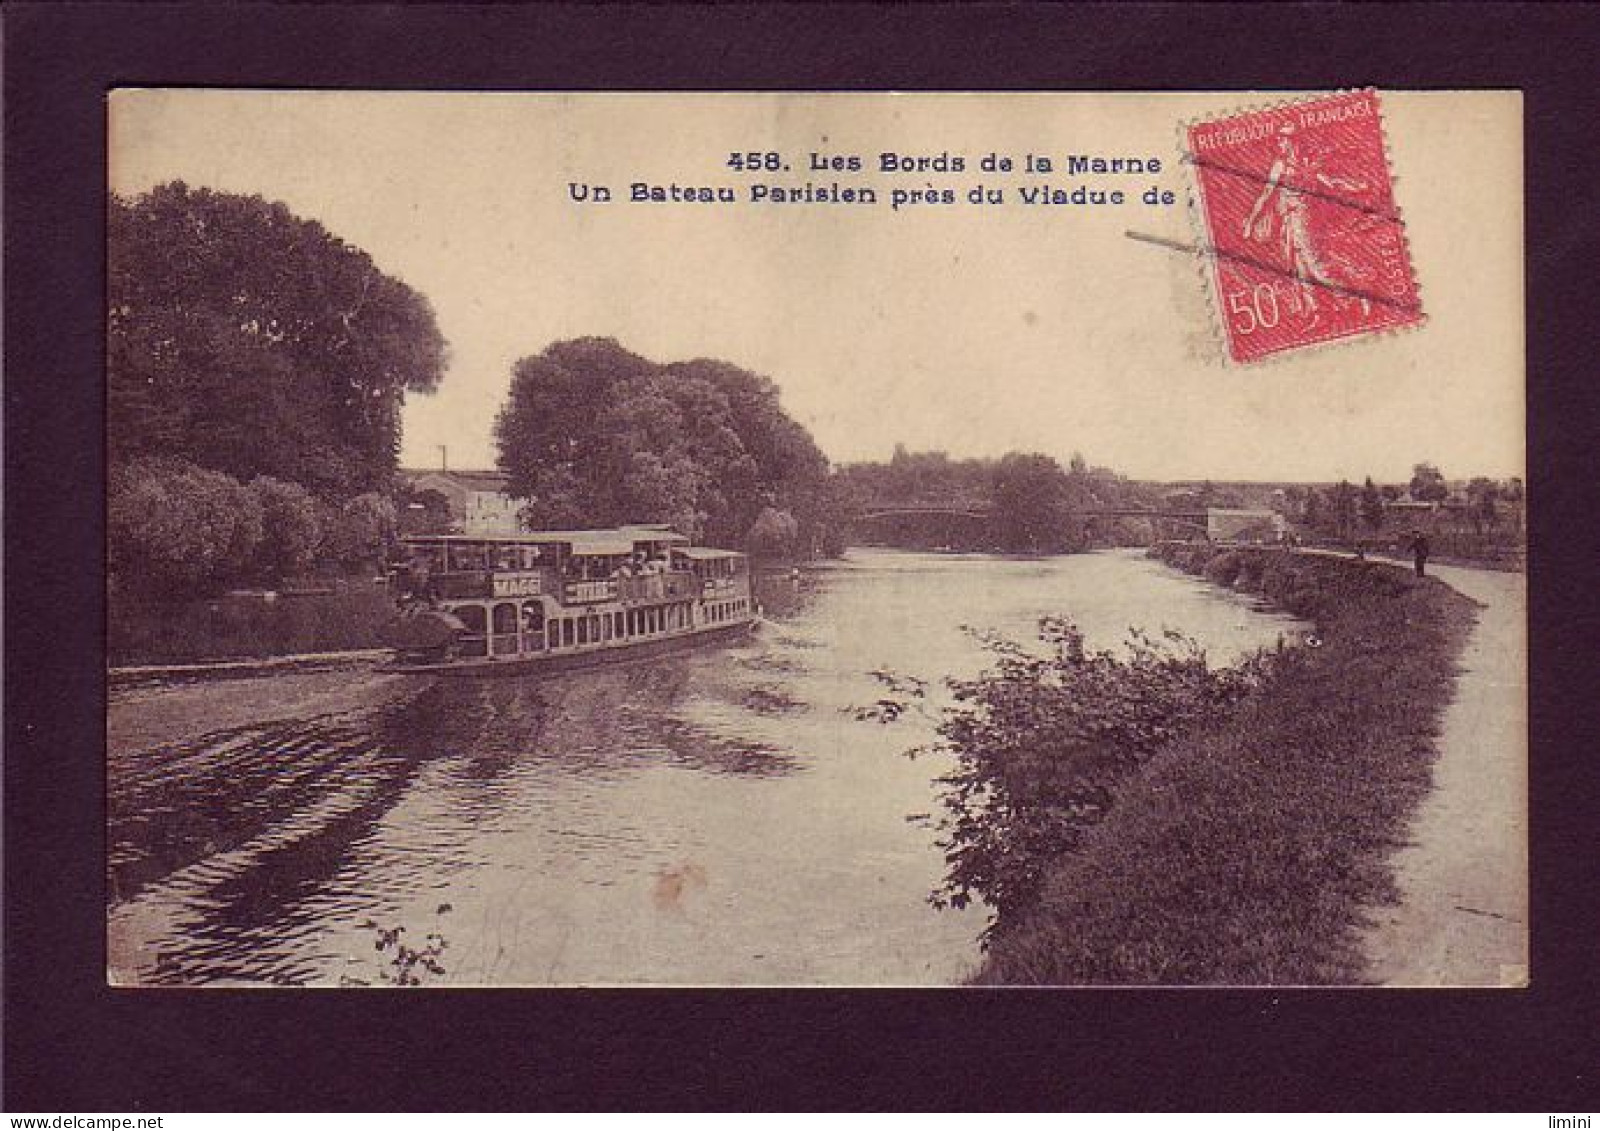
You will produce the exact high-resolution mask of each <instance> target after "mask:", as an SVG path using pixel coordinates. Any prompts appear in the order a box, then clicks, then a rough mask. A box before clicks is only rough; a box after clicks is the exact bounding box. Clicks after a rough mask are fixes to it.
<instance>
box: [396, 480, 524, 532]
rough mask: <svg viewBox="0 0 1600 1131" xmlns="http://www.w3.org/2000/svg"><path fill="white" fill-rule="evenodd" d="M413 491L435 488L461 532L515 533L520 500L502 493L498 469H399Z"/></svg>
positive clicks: (519, 524)
mask: <svg viewBox="0 0 1600 1131" xmlns="http://www.w3.org/2000/svg"><path fill="white" fill-rule="evenodd" d="M401 475H403V476H404V477H405V479H406V481H407V482H408V483H409V484H410V485H411V490H412V491H413V492H417V493H420V492H422V491H436V492H438V493H439V494H440V495H443V496H444V498H445V499H446V501H448V502H449V504H450V519H451V521H452V523H453V524H454V525H455V526H456V528H457V529H458V530H459V532H460V533H462V534H519V533H521V532H522V531H523V529H524V528H523V526H522V522H521V519H520V517H519V512H520V511H521V509H522V503H521V501H519V500H517V499H514V498H512V497H511V496H510V495H509V494H507V493H506V482H507V480H506V476H504V475H502V474H501V473H500V472H498V471H403V472H401Z"/></svg>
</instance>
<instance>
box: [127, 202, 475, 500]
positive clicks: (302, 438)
mask: <svg viewBox="0 0 1600 1131" xmlns="http://www.w3.org/2000/svg"><path fill="white" fill-rule="evenodd" d="M107 251H108V263H107V271H108V276H107V287H108V302H109V315H108V323H107V355H106V357H107V386H108V388H107V411H108V425H109V426H108V441H109V447H110V457H111V460H112V462H113V464H124V463H128V462H131V461H133V460H136V459H140V458H143V457H148V456H168V457H176V458H180V459H183V460H186V461H188V462H191V463H194V464H197V465H199V466H201V467H206V468H210V469H213V470H218V471H224V472H227V473H229V474H231V475H234V476H236V477H238V478H240V479H253V478H256V477H258V476H268V477H271V478H274V479H279V480H284V481H287V482H294V483H300V484H302V485H304V486H306V487H308V488H309V489H311V490H312V491H313V492H314V493H316V494H318V495H321V496H323V497H327V498H345V497H348V496H350V495H353V494H356V493H359V492H362V491H369V490H374V489H378V488H381V487H385V486H387V484H388V481H389V479H390V477H391V476H392V473H393V471H394V468H395V462H396V455H397V451H398V444H399V435H400V407H401V402H402V400H403V398H404V396H405V394H406V393H407V392H427V391H430V390H432V389H433V388H434V386H435V385H436V384H437V382H438V380H439V376H440V373H441V370H442V368H443V364H444V357H445V346H444V341H443V339H442V338H441V337H440V334H439V330H438V327H437V325H436V323H435V320H434V314H433V311H432V309H431V307H430V306H429V304H428V302H427V300H426V299H424V298H423V297H422V296H421V295H419V294H418V293H417V292H415V291H413V290H412V289H411V288H410V287H408V286H406V284H404V283H402V282H400V281H399V280H398V279H395V278H393V277H392V276H389V275H386V274H384V273H383V272H381V271H379V270H378V269H377V267H376V266H375V265H374V264H373V262H372V260H371V258H370V257H369V256H368V255H367V254H366V253H365V252H363V251H361V250H359V249H358V248H355V247H353V246H351V245H350V244H347V243H345V242H344V241H343V240H341V239H339V238H338V237H337V236H334V235H332V234H331V233H329V232H328V231H327V230H326V229H324V228H323V227H322V226H321V225H320V224H317V223H316V222H314V221H310V220H304V219H301V218H299V217H297V216H295V215H293V214H292V213H291V212H290V211H289V210H288V209H287V208H286V207H285V206H284V205H282V204H274V203H268V202H267V201H265V200H263V199H261V198H260V197H258V196H240V195H235V194H231V193H222V192H213V191H211V190H208V189H191V188H189V187H188V186H186V185H184V184H183V183H181V182H174V183H172V184H167V185H162V186H160V187H157V188H155V189H153V190H151V191H150V192H149V193H147V194H145V195H143V196H139V197H136V198H133V199H124V198H121V197H115V196H114V197H112V199H111V204H110V214H109V216H108V243H107Z"/></svg>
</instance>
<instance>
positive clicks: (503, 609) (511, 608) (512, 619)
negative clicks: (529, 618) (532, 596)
mask: <svg viewBox="0 0 1600 1131" xmlns="http://www.w3.org/2000/svg"><path fill="white" fill-rule="evenodd" d="M516 631H517V607H516V606H515V605H513V604H511V603H510V602H506V603H505V604H501V605H496V606H495V607H494V632H495V635H496V636H502V635H506V636H509V635H511V634H514V633H515V632H516Z"/></svg>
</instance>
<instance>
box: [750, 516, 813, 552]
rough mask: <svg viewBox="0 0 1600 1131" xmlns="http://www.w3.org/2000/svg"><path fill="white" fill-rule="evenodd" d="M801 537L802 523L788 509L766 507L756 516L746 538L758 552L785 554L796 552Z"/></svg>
mask: <svg viewBox="0 0 1600 1131" xmlns="http://www.w3.org/2000/svg"><path fill="white" fill-rule="evenodd" d="M799 537H800V524H799V523H798V522H796V521H795V518H794V515H792V514H790V513H789V512H788V511H780V510H776V509H775V508H773V507H765V508H763V509H762V511H761V513H760V514H759V515H757V516H756V521H755V524H754V525H752V526H751V527H750V535H749V537H748V538H747V539H746V541H747V542H748V544H749V546H750V548H751V549H752V550H754V551H756V552H757V553H762V554H771V555H774V556H780V557H781V556H785V555H788V554H791V553H793V552H794V548H795V545H796V543H797V541H798V540H799Z"/></svg>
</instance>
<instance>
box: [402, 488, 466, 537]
mask: <svg viewBox="0 0 1600 1131" xmlns="http://www.w3.org/2000/svg"><path fill="white" fill-rule="evenodd" d="M396 516H397V517H396V522H397V533H399V534H402V535H411V534H450V533H452V532H454V530H455V521H454V519H452V518H451V516H450V500H449V499H447V498H446V497H445V496H444V495H443V494H442V493H441V492H439V491H435V490H433V489H432V488H431V487H430V488H426V489H424V490H421V491H418V490H416V489H414V488H413V487H412V486H411V485H410V484H409V483H402V484H401V488H400V492H399V504H398V506H397V508H396Z"/></svg>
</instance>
